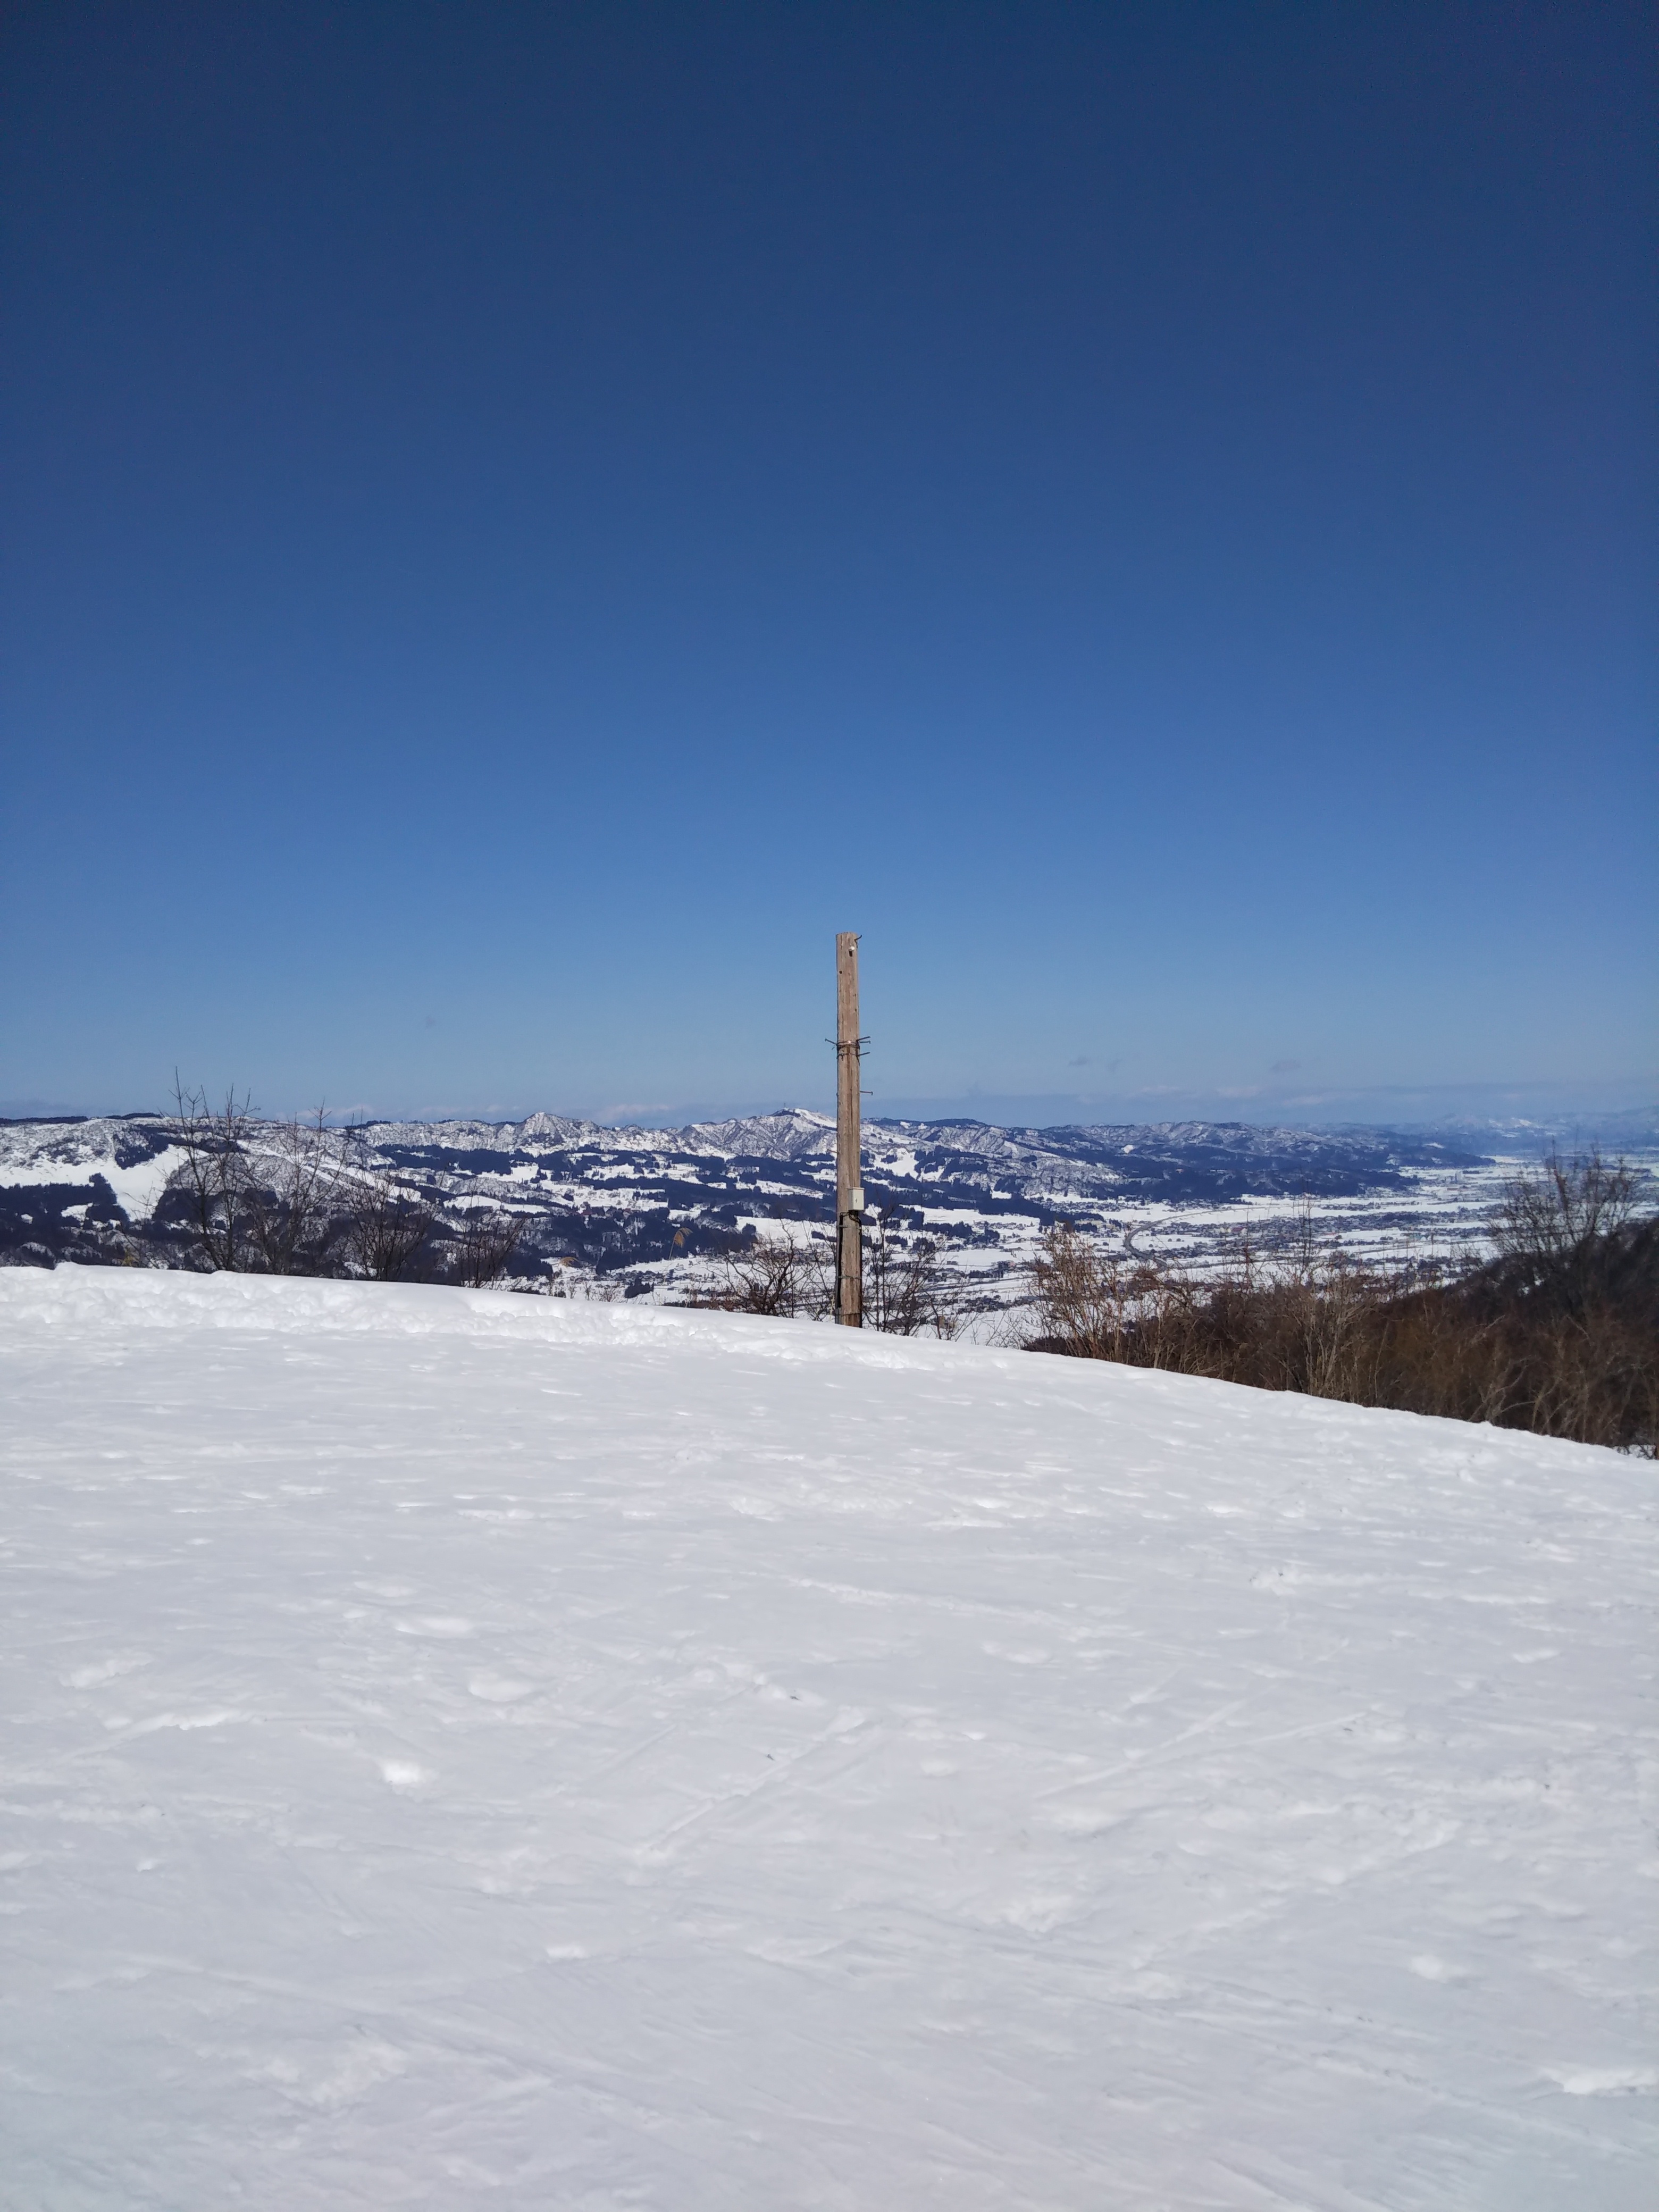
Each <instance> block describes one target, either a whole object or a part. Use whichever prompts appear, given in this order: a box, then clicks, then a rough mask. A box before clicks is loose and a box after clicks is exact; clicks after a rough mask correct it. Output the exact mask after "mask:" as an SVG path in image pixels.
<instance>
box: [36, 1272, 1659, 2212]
mask: <svg viewBox="0 0 1659 2212" xmlns="http://www.w3.org/2000/svg"><path fill="white" fill-rule="evenodd" d="M0 1362H3V1390H4V1395H3V1404H4V1406H5V1408H6V1418H5V1421H4V1425H3V1468H4V1480H5V1484H6V1497H7V1511H6V1516H5V1546H4V1556H3V1564H0V1577H3V1582H0V1624H3V1626H0V1635H3V1640H4V1643H5V1645H6V1658H7V1662H8V1669H9V1690H8V1693H7V1699H6V1704H5V1709H4V1710H5V1715H6V1718H7V1721H8V1722H9V1727H8V1729H7V1732H6V1737H5V1751H4V1766H5V1771H4V1776H3V1786H0V1804H3V1812H4V1823H3V1826H4V1833H3V1835H0V1869H3V1870H4V1871H3V1878H0V1904H3V1911H4V1917H3V1922H0V1937H3V1944H4V1960H3V1971H0V2142H3V2144H4V2146H5V2148H4V2151H3V2156H0V2164H3V2175H0V2201H3V2203H4V2204H5V2205H6V2206H8V2207H9V2208H27V2209H28V2212H36V2208H40V2212H46V2208H50V2212H94V2208H96V2212H106V2208H107V2212H115V2208H120V2209H121V2212H134V2209H135V2208H140V2209H141V2212H143V2209H146V2208H155V2212H222V2208H225V2207H227V2206H230V2205H237V2204H240V2205H247V2206H250V2207H258V2208H283V2212H311V2209H312V2208H316V2212H323V2208H328V2212H338V2208H355V2207H374V2208H377V2212H378V2208H384V2207H393V2206H406V2205H408V2206H415V2205H419V2206H430V2207H434V2208H452V2207H459V2208H472V2207H480V2208H482V2207H502V2208H508V2207H511V2208H526V2212H529V2208H537V2212H540V2208H547V2207H555V2206H557V2207H566V2206H569V2207H580V2208H584V2212H622V2208H623V2207H627V2208H640V2207H653V2208H660V2212H702V2208H708V2212H715V2208H720V2212H732V2209H733V2208H736V2209H737V2212H750V2208H752V2212H775V2208H781V2207H798V2206H799V2207H805V2206H814V2207H825V2208H838V2212H839V2208H845V2212H909V2208H913V2207H938V2208H941V2212H943V2208H949V2212H973V2208H992V2207H995V2208H1016V2207H1018V2208H1028V2207H1029V2208H1033V2212H1035V2208H1039V2207H1041V2208H1043V2212H1060V2208H1065V2212H1100V2208H1116V2207H1126V2208H1128V2207H1133V2208H1146V2212H1150V2208H1154V2207H1164V2208H1171V2212H1175V2208H1179V2212H1207V2209H1208V2208H1224V2207H1225V2208H1229V2212H1234V2208H1236V2212H1268V2208H1279V2212H1288V2208H1291V2207H1296V2208H1304V2212H1380V2208H1385V2207H1386V2208H1388V2212H1413V2208H1420V2207H1435V2208H1443V2212H1471V2208H1490V2212H1546V2208H1551V2212H1553V2208H1558V2207H1559V2208H1567V2207H1572V2208H1575V2212H1576V2208H1581V2207H1582V2208H1586V2212H1588V2208H1590V2207H1595V2208H1597V2212H1626V2208H1631V2212H1634V2208H1636V2207H1638V2206H1641V2207H1644V2208H1645V2207H1646V2206H1648V2205H1649V2204H1650V2203H1651V2202H1652V2191H1653V2176H1654V2173H1655V2172H1656V2170H1659V2166H1656V2154H1659V2131H1656V2129H1655V2125H1654V2119H1655V2111H1656V2091H1659V2034H1656V2021H1655V2015H1654V2008H1653V2006H1652V2004H1651V2002H1650V1999H1651V1993H1652V1992H1653V1990H1654V1989H1655V1986H1656V1974H1655V1942H1654V1937H1655V1932H1656V1906H1659V1881H1656V1877H1659V1848H1656V1838H1655V1830H1654V1820H1655V1814H1656V1810H1659V1807H1656V1802H1655V1794H1654V1787H1653V1785H1654V1783H1655V1779H1656V1777H1659V1761H1656V1757H1655V1751H1656V1741H1655V1735H1654V1727H1653V1713H1652V1707H1651V1705H1650V1703H1649V1701H1648V1699H1649V1692H1650V1686H1651V1675H1652V1670H1653V1662H1654V1658H1655V1650H1656V1647H1655V1643H1654V1639H1653V1635H1652V1629H1653V1599H1654V1584H1653V1580H1652V1570H1653V1565H1654V1551H1655V1546H1654V1541H1653V1518H1654V1505H1655V1500H1656V1477H1655V1470H1654V1468H1653V1467H1652V1466H1651V1465H1650V1464H1649V1463H1644V1462H1634V1461H1628V1460H1624V1459H1621V1458H1620V1457H1617V1456H1615V1455H1613V1454H1610V1453H1607V1452H1602V1451H1598V1450H1595V1449H1589V1448H1586V1447H1581V1446H1577V1445H1571V1444H1565V1443H1552V1442H1546V1441H1541V1440H1537V1439H1534V1438H1529V1437H1521V1436H1516V1435H1512V1434H1507V1433H1498V1432H1493V1431H1488V1430H1483V1429H1474V1428H1468V1427H1462V1426H1458V1425H1455V1424H1452V1423H1449V1422H1439V1421H1429V1420H1423V1419H1416V1418H1413V1416H1410V1415H1406V1414H1394V1413H1376V1412H1369V1411H1363V1410H1358V1409H1355V1408H1352V1407H1345V1406H1339V1405H1334V1404H1328V1403H1323V1402H1319V1401H1310V1400H1306V1399H1296V1398H1290V1397H1282V1396H1270V1395H1260V1394H1257V1393H1254V1392H1251V1391H1248V1390H1243V1389H1233V1388H1231V1387H1229V1386H1228V1385H1225V1384H1222V1383H1206V1382H1203V1381H1196V1380H1192V1379H1188V1378H1182V1377H1172V1376H1161V1375H1157V1374H1153V1373H1150V1372H1146V1371H1142V1370H1131V1369H1124V1368H1116V1367H1109V1366H1096V1365H1091V1364H1083V1363H1074V1362H1070V1361H1064V1360H1058V1359H1048V1358H1036V1357H1032V1356H1030V1355H1025V1354H1018V1353H1012V1352H994V1351H989V1350H984V1349H979V1348H975V1347H972V1346H951V1345H937V1344H921V1343H911V1342H904V1341H900V1340H894V1339H891V1338H873V1337H863V1338H860V1337H856V1336H854V1335H851V1334H847V1333H842V1332H837V1331H834V1330H829V1329H823V1328H813V1327H811V1326H810V1325H807V1324H797V1323H789V1322H761V1321H747V1320H744V1319H741V1318H738V1317H735V1316H725V1315H712V1314H689V1313H673V1312H668V1311H664V1310H657V1309H653V1308H651V1307H648V1306H647V1305H646V1304H644V1303H643V1302H636V1303H635V1304H632V1305H628V1306H608V1307H607V1306H589V1305H585V1304H581V1303H580V1302H565V1301H558V1300H553V1299H547V1298H540V1299H537V1298H529V1297H516V1296H512V1295H508V1294H505V1293H467V1292H463V1291H451V1290H435V1289H422V1288H397V1287H380V1286H375V1285H359V1284H349V1283H307V1282H296V1281H282V1280H263V1279H247V1278H245V1277H244V1278H228V1277H205V1278H204V1277H197V1276H191V1275H186V1274H179V1273H146V1272H144V1271H142V1270H124V1269H118V1268H98V1269H94V1268H82V1267H59V1268H58V1270H57V1271H56V1272H55V1273H50V1272H46V1271H45V1270H42V1271H38V1272H37V1271H33V1270H28V1271H21V1270H20V1271H14V1272H10V1273H6V1274H4V1275H0ZM1644 1776H1645V1778H1646V1781H1647V1784H1648V1790H1649V1794H1648V1797H1647V1800H1646V1803H1645V1807H1644V1806H1643V1805H1642V1804H1641V1803H1640V1802H1638V1785H1639V1784H1640V1783H1641V1781H1642V1779H1643V1778H1644Z"/></svg>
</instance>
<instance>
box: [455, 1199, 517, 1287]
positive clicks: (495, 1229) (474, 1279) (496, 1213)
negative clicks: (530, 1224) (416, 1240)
mask: <svg viewBox="0 0 1659 2212" xmlns="http://www.w3.org/2000/svg"><path fill="white" fill-rule="evenodd" d="M524 1232H525V1224H524V1221H523V1218H521V1217H520V1215H517V1214H512V1213H508V1212H505V1211H503V1210H502V1209H501V1208H500V1207H496V1206H478V1207H476V1208H470V1209H469V1210H468V1212H467V1214H466V1218H465V1220H464V1221H463V1223H462V1225H461V1226H460V1228H459V1230H458V1231H455V1232H454V1233H453V1235H452V1236H451V1237H450V1238H449V1240H448V1243H449V1254H448V1267H447V1270H446V1273H447V1274H448V1276H449V1278H450V1279H451V1281H453V1282H457V1283H459V1284H461V1285H464V1286H465V1288H466V1289H467V1290H470V1291H487V1290H488V1289H489V1286H490V1285H491V1284H492V1283H499V1282H500V1280H501V1277H502V1276H503V1275H504V1274H505V1273H507V1267H508V1265H509V1263H510V1262H511V1261H512V1258H513V1254H514V1253H515V1252H516V1251H517V1250H518V1249H519V1244H520V1240H521V1238H522V1237H523V1236H524Z"/></svg>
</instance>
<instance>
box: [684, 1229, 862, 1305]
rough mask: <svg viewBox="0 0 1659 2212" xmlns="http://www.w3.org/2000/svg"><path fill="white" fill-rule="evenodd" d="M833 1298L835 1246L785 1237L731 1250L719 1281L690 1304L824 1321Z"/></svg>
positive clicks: (834, 1296)
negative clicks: (796, 1240) (832, 1248)
mask: <svg viewBox="0 0 1659 2212" xmlns="http://www.w3.org/2000/svg"><path fill="white" fill-rule="evenodd" d="M835 1301H836V1279H835V1261H834V1258H833V1255H832V1251H831V1248H830V1247H829V1246H828V1245H826V1244H822V1243H818V1242H817V1241H816V1240H815V1239H813V1240H809V1241H808V1242H806V1243H796V1242H795V1241H794V1239H793V1237H787V1236H786V1237H757V1238H756V1239H755V1241H754V1243H751V1244H745V1245H744V1246H743V1247H742V1248H741V1249H739V1250H738V1251H736V1252H733V1253H731V1254H729V1255H727V1258H726V1262H725V1267H724V1272H723V1273H722V1275H721V1277H720V1280H719V1281H717V1282H716V1283H715V1284H714V1285H713V1286H712V1288H710V1289H708V1290H707V1291H703V1292H702V1293H701V1294H700V1295H698V1296H697V1297H695V1298H694V1299H693V1301H692V1303H693V1304H695V1305H701V1306H715V1307H718V1308H720V1310H723V1311H725V1312H726V1313H749V1314H774V1315H778V1316H782V1317H784V1318H786V1319H799V1320H806V1321H822V1320H823V1318H824V1317H825V1316H826V1315H827V1314H829V1312H830V1310H832V1308H833V1307H834V1305H835Z"/></svg>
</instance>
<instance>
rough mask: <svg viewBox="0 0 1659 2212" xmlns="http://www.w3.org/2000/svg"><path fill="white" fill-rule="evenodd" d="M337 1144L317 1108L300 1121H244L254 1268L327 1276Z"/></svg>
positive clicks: (335, 1222)
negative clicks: (255, 1256) (256, 1260)
mask: <svg viewBox="0 0 1659 2212" xmlns="http://www.w3.org/2000/svg"><path fill="white" fill-rule="evenodd" d="M342 1149H343V1148H342V1143H341V1139H339V1138H338V1136H337V1134H336V1133H335V1132H334V1131H332V1130H331V1129H330V1128H329V1127H328V1125H327V1115H326V1112H325V1109H324V1108H323V1107H321V1106H319V1107H318V1109H317V1110H316V1112H315V1114H313V1115H311V1116H310V1117H309V1118H308V1119H307V1120H305V1121H301V1119H300V1117H299V1115H297V1114H296V1115H293V1116H291V1117H290V1118H289V1120H288V1121H277V1122H252V1123H250V1125H249V1130H248V1133H247V1134H246V1137H245V1139H244V1154H245V1158H246V1167H247V1186H246V1217H247V1221H248V1225H249V1228H250V1231H251V1232H252V1243H253V1246H254V1248H255V1249H256V1250H257V1252H258V1257H259V1263H260V1264H261V1265H262V1266H263V1267H264V1271H265V1273H268V1274H272V1275H320V1274H325V1273H328V1272H329V1271H330V1268H331V1262H332V1260H333V1256H334V1252H335V1249H336V1248H337V1245H338V1243H339V1242H340V1237H341V1232H342V1231H343V1227H344V1221H343V1215H342V1212H341V1207H340V1170H341V1166H342Z"/></svg>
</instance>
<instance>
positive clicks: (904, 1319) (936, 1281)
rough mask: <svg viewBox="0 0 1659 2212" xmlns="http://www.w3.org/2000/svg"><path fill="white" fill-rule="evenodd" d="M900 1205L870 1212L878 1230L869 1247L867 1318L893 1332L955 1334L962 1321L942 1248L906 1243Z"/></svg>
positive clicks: (925, 1240) (919, 1240) (927, 1242)
mask: <svg viewBox="0 0 1659 2212" xmlns="http://www.w3.org/2000/svg"><path fill="white" fill-rule="evenodd" d="M896 1212H897V1208H896V1207H893V1206H889V1207H887V1208H886V1209H884V1211H883V1212H879V1213H877V1214H875V1215H872V1216H871V1217H868V1218H869V1223H870V1226H871V1228H872V1230H873V1231H874V1234H873V1235H872V1236H871V1237H869V1238H868V1239H867V1241H866V1247H865V1285H864V1318H865V1320H866V1322H867V1323H868V1324H869V1326H870V1327H871V1328H878V1329H880V1330H881V1331H883V1333H884V1334H886V1335H888V1336H945V1337H950V1336H954V1335H955V1334H956V1333H957V1325H958V1324H957V1317H956V1316H955V1315H954V1314H953V1313H952V1312H951V1309H950V1306H949V1304H948V1303H947V1301H946V1297H945V1284H944V1281H943V1279H942V1278H941V1275H940V1271H939V1265H938V1249H937V1247H936V1246H935V1245H934V1244H933V1243H932V1242H931V1241H930V1240H929V1239H928V1238H927V1237H916V1238H915V1239H913V1240H911V1241H910V1242H908V1243H907V1242H906V1241H905V1239H904V1238H903V1237H901V1236H900V1234H899V1232H898V1231H897V1230H896V1228H895V1227H894V1225H893V1223H894V1218H895V1216H896Z"/></svg>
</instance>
